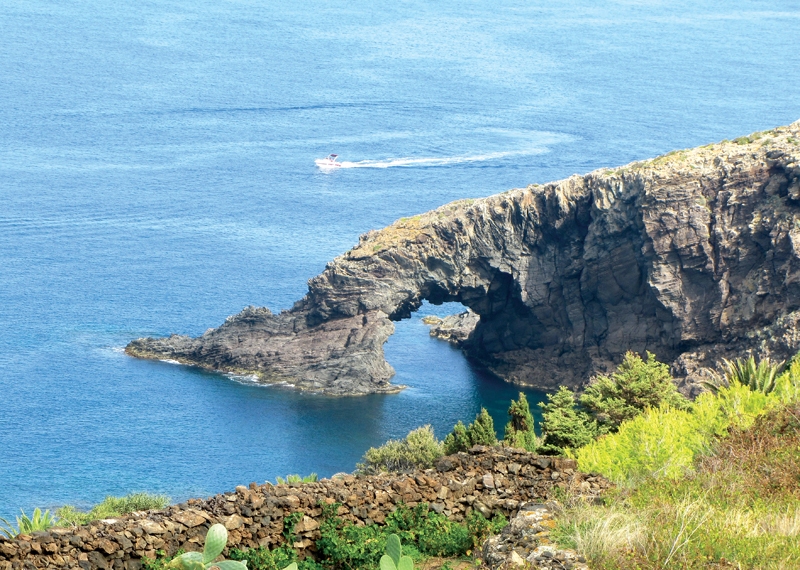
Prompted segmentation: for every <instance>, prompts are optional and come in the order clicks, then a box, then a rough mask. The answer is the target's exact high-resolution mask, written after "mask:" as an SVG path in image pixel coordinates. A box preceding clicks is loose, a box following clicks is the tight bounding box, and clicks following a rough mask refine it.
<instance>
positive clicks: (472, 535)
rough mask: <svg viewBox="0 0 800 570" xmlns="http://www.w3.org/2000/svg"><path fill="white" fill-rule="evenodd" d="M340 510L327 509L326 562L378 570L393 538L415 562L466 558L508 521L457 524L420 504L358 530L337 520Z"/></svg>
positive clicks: (321, 547) (320, 546)
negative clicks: (387, 545) (383, 522)
mask: <svg viewBox="0 0 800 570" xmlns="http://www.w3.org/2000/svg"><path fill="white" fill-rule="evenodd" d="M337 508H338V505H325V506H323V521H322V524H321V525H320V535H321V536H320V539H319V540H318V541H317V552H318V554H319V555H320V561H321V563H322V564H323V565H324V566H326V567H328V568H334V569H340V568H341V569H350V570H355V569H360V568H364V569H370V570H372V569H374V568H376V567H377V565H378V563H379V560H380V557H381V555H382V554H383V552H384V549H385V548H386V544H387V540H388V539H389V535H391V534H396V535H397V536H398V537H399V538H400V539H401V540H402V542H403V545H404V546H403V550H404V551H405V552H406V553H407V554H408V555H409V556H410V557H411V558H412V559H414V560H419V559H421V557H423V556H443V557H454V556H464V555H465V554H467V552H469V551H471V550H472V549H473V548H474V547H475V546H476V545H480V544H482V543H483V541H484V540H485V539H486V537H487V536H488V534H489V533H494V534H496V533H498V532H500V530H502V529H503V527H505V525H506V524H507V521H506V520H505V518H503V517H496V518H495V519H492V521H487V520H486V519H485V518H483V516H481V514H480V513H478V512H473V513H471V514H470V515H469V516H468V517H467V520H466V521H465V522H464V523H458V522H455V521H451V520H449V519H448V518H447V517H446V516H445V515H443V514H438V513H436V512H435V511H433V510H431V509H429V507H428V505H427V504H424V503H421V504H419V505H417V506H415V507H414V508H408V507H406V506H404V505H399V506H398V508H397V509H396V510H395V511H394V512H392V513H390V514H389V516H387V517H386V521H385V526H378V525H374V524H373V525H366V526H356V525H354V524H352V523H349V522H345V521H344V520H342V519H341V518H340V517H339V516H337V515H336V514H335V513H336V510H337Z"/></svg>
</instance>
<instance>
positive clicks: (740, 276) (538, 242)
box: [127, 123, 800, 394]
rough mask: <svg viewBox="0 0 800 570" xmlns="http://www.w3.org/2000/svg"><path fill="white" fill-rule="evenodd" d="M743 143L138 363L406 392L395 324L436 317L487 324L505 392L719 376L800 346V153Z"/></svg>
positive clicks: (629, 171) (417, 253) (421, 228)
mask: <svg viewBox="0 0 800 570" xmlns="http://www.w3.org/2000/svg"><path fill="white" fill-rule="evenodd" d="M798 127H800V125H798V123H795V124H794V125H792V126H790V127H785V128H783V130H778V131H777V132H776V134H774V135H773V140H772V143H771V144H770V145H769V146H759V145H758V144H757V143H753V144H750V145H737V144H734V143H726V144H721V145H716V146H713V147H706V148H702V149H695V150H692V151H685V152H682V153H678V154H674V155H672V156H670V157H665V158H660V159H655V160H652V161H647V162H645V163H641V164H634V165H629V166H628V167H625V168H623V169H620V170H617V171H613V172H612V171H597V172H593V173H591V174H588V175H586V176H583V177H580V176H573V177H571V178H569V179H567V180H564V181H561V182H557V183H552V184H547V185H544V186H530V187H528V188H525V189H517V190H512V191H509V192H506V193H503V194H499V195H496V196H492V197H489V198H485V199H480V200H462V201H458V202H453V203H451V204H448V205H446V206H443V207H441V208H439V209H437V210H433V211H431V212H428V213H426V214H422V215H420V216H415V217H413V218H408V219H401V220H399V221H398V222H395V223H394V224H392V225H391V226H388V227H387V228H384V229H383V230H380V231H371V232H369V233H367V234H365V235H363V236H361V238H360V240H359V243H358V245H356V247H354V248H353V249H351V250H350V251H348V252H347V253H345V254H344V255H342V256H339V257H337V258H336V259H335V260H333V261H332V262H330V263H329V264H328V265H327V266H326V268H325V271H323V273H322V274H320V275H319V276H317V277H315V278H313V279H311V280H310V281H309V291H308V294H307V295H306V296H305V297H304V298H303V299H301V300H300V301H298V302H297V303H296V304H295V305H294V307H292V309H291V310H289V311H284V312H282V313H280V314H279V315H273V314H271V313H270V312H269V311H268V310H267V309H256V308H248V309H245V310H244V311H243V312H242V313H240V314H239V315H236V316H235V317H231V318H229V319H228V320H227V321H226V323H225V324H223V325H222V326H221V327H219V328H217V329H213V330H211V331H209V332H207V333H206V334H204V335H203V336H201V337H198V338H196V339H191V338H189V337H182V336H172V337H169V338H168V339H139V340H136V341H134V342H132V343H131V344H130V345H129V346H128V348H127V351H128V353H129V354H133V355H135V356H143V357H150V358H171V359H175V360H179V361H181V362H185V363H189V364H196V365H200V366H204V367H207V368H211V369H216V370H228V371H235V372H255V373H258V374H259V375H260V377H261V378H262V380H263V381H265V382H275V381H287V382H290V383H292V384H295V385H296V386H298V387H300V388H304V389H313V390H322V391H325V392H328V393H334V394H358V393H370V392H391V391H396V390H397V389H399V387H397V386H393V385H391V384H390V383H389V379H390V378H391V376H392V374H393V371H392V369H391V367H390V366H389V365H388V363H386V361H385V359H384V357H383V349H382V346H383V343H384V342H385V341H386V339H387V338H388V336H389V335H390V334H391V333H392V332H393V330H394V329H393V324H392V320H399V319H401V318H404V317H407V316H409V315H410V314H411V312H412V311H414V310H416V309H417V308H418V307H419V306H420V304H421V303H422V301H423V300H425V299H427V300H429V301H432V302H434V303H437V302H441V301H457V302H460V303H462V304H463V305H465V306H467V307H469V308H471V309H472V310H473V311H475V312H476V313H477V314H478V315H480V321H479V323H478V325H477V326H476V328H475V331H474V333H473V334H472V335H471V337H470V339H469V341H468V342H467V343H465V345H464V349H465V350H466V352H467V353H468V354H469V355H470V356H471V357H472V358H474V359H476V360H478V361H480V362H482V363H483V364H484V365H485V366H486V367H487V368H488V369H490V370H491V371H493V372H495V373H497V374H499V375H500V376H503V377H504V378H506V379H509V380H512V381H517V382H522V383H526V384H530V385H533V386H537V387H540V388H545V389H549V388H554V387H556V386H558V385H560V384H567V385H572V386H577V385H580V384H581V383H583V382H585V381H586V380H587V379H588V377H589V376H590V375H591V374H592V373H594V372H596V371H598V370H605V369H608V368H609V367H610V366H612V365H613V363H614V362H615V360H618V359H619V358H620V357H621V356H622V354H623V353H624V352H625V351H627V350H635V351H638V352H644V351H646V350H648V351H651V352H654V353H655V354H656V355H657V356H658V357H659V358H660V359H661V360H664V361H667V362H671V363H672V365H673V370H674V372H675V373H676V374H678V375H679V376H683V377H686V378H688V379H689V380H694V379H696V378H697V377H698V373H699V372H698V371H699V369H700V367H701V366H703V365H710V364H713V363H714V362H715V361H716V360H718V359H720V358H722V357H725V356H731V355H740V354H744V353H747V352H755V353H758V354H762V355H766V354H772V355H775V356H778V357H779V358H785V357H787V356H789V355H791V354H792V353H793V352H794V351H795V350H796V349H797V348H798V346H800V335H798V333H796V332H795V331H796V327H795V326H794V325H795V323H796V322H797V320H798V315H797V314H796V311H797V310H798V308H800V286H799V285H798V283H800V272H799V271H798V268H799V266H798V262H800V259H798V255H797V252H796V251H795V243H798V244H800V229H798V228H800V208H799V207H798V206H799V205H800V168H799V167H798V166H797V163H798V155H799V154H800V148H798V146H797V145H795V144H794V143H793V142H792V141H793V140H794V139H793V138H792V137H797V136H798V134H799V133H798V131H800V128H798Z"/></svg>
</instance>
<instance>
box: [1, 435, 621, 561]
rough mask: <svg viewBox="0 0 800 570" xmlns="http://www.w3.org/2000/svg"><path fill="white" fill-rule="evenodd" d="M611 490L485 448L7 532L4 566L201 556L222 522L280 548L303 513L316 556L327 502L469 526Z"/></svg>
mask: <svg viewBox="0 0 800 570" xmlns="http://www.w3.org/2000/svg"><path fill="white" fill-rule="evenodd" d="M609 487H610V483H608V481H606V480H605V479H603V478H602V477H598V476H587V475H585V474H583V473H580V472H579V471H576V465H575V461H574V460H572V459H564V458H556V457H543V456H536V455H532V454H530V453H527V452H525V451H523V450H518V449H512V448H497V447H495V448H484V447H478V446H476V447H474V448H472V449H471V450H470V451H469V452H468V453H458V454H456V455H451V456H448V457H444V458H441V459H440V460H439V461H438V462H437V464H436V468H435V469H427V470H424V471H419V472H415V473H411V474H408V475H394V476H390V475H377V476H363V477H362V476H353V475H345V476H342V477H336V478H333V479H323V480H322V481H319V482H317V483H303V484H301V483H294V484H289V485H278V486H273V485H270V484H265V485H257V484H256V483H251V484H250V486H249V487H244V486H240V487H236V491H235V492H233V493H225V494H222V495H216V496H214V497H210V498H208V499H191V500H189V501H188V502H186V503H184V504H182V505H175V506H172V507H169V508H167V509H165V510H163V511H150V512H141V513H135V514H132V515H128V516H125V517H122V518H119V519H109V520H104V521H95V522H93V523H92V524H91V525H87V526H82V527H77V528H54V529H51V530H49V531H46V532H36V533H33V534H24V535H19V536H18V537H16V538H15V539H13V540H7V539H5V538H3V537H2V536H0V570H22V569H28V568H58V569H65V568H74V569H79V568H80V569H82V570H111V569H113V570H139V569H140V568H141V567H142V561H143V559H144V558H150V559H153V558H155V557H156V555H157V554H158V552H159V551H163V552H164V553H165V554H166V555H168V556H173V555H174V554H175V553H176V552H177V551H178V549H183V550H184V551H187V552H188V551H197V550H202V545H203V544H204V540H205V535H206V533H207V532H208V529H209V528H210V527H211V525H212V524H215V523H221V524H224V525H225V527H226V528H227V529H228V548H234V547H235V548H239V549H244V548H257V547H259V546H263V547H269V548H273V547H275V546H277V545H279V544H283V543H284V542H285V541H286V538H285V536H284V530H285V529H284V518H285V517H286V516H288V515H290V514H292V513H298V512H300V513H303V516H302V517H301V518H300V519H299V520H298V521H297V524H296V525H295V526H294V532H295V537H294V542H293V544H292V546H293V547H294V548H295V549H297V550H298V551H299V554H300V557H301V558H304V557H307V556H310V557H312V558H313V557H314V556H315V551H316V541H317V539H319V538H320V536H321V535H320V530H319V529H320V523H321V522H322V521H323V511H322V507H323V506H324V505H333V504H338V507H337V514H338V516H340V517H341V518H342V519H343V520H345V521H347V522H350V523H353V524H356V525H364V524H371V523H376V524H382V523H383V522H384V520H385V518H386V516H387V515H388V514H389V513H391V512H392V511H393V510H394V509H396V508H397V505H398V504H401V503H402V504H405V505H406V506H408V507H414V506H416V505H418V504H419V503H423V502H424V503H427V504H428V505H430V508H432V509H433V510H435V511H436V512H439V513H442V514H444V515H445V516H447V517H448V518H450V519H451V520H455V521H463V520H464V518H465V517H466V516H467V515H468V514H469V513H470V512H472V510H473V509H475V510H479V511H480V512H481V513H483V514H484V515H486V516H493V515H494V514H503V515H505V516H507V517H511V516H513V515H514V514H516V513H517V511H518V510H519V508H520V505H521V504H522V503H524V502H531V501H535V502H545V501H547V500H549V499H552V498H553V496H554V494H555V490H556V489H559V490H560V491H559V492H560V493H563V492H565V491H567V490H572V491H573V492H577V493H581V494H583V495H584V496H586V497H587V498H590V499H591V497H598V496H599V495H600V494H601V493H603V492H605V491H606V490H607V489H608V488H609ZM227 552H228V550H227V549H226V551H225V553H226V554H227Z"/></svg>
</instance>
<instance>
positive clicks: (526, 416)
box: [503, 392, 539, 453]
mask: <svg viewBox="0 0 800 570" xmlns="http://www.w3.org/2000/svg"><path fill="white" fill-rule="evenodd" d="M508 415H509V418H510V420H509V422H508V423H507V424H506V429H505V432H504V435H503V441H505V442H506V443H507V444H508V445H510V446H511V447H521V448H522V449H525V450H527V451H530V452H533V453H535V452H536V449H537V447H538V446H539V441H538V438H537V437H536V432H535V431H534V428H533V414H531V409H530V406H529V405H528V399H527V398H526V397H525V394H523V393H522V392H520V393H519V400H516V401H515V400H511V406H509V408H508Z"/></svg>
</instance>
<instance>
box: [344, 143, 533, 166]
mask: <svg viewBox="0 0 800 570" xmlns="http://www.w3.org/2000/svg"><path fill="white" fill-rule="evenodd" d="M545 152H547V150H546V149H543V148H537V149H530V150H524V151H522V150H517V151H506V152H490V153H486V154H474V155H465V156H448V157H431V158H387V159H385V160H360V161H358V162H348V161H346V160H345V161H342V162H340V163H339V164H341V168H396V167H404V166H405V167H409V166H416V167H430V166H449V165H452V164H464V163H468V162H484V161H487V160H497V159H498V158H506V157H509V156H523V155H535V154H543V153H545Z"/></svg>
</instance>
